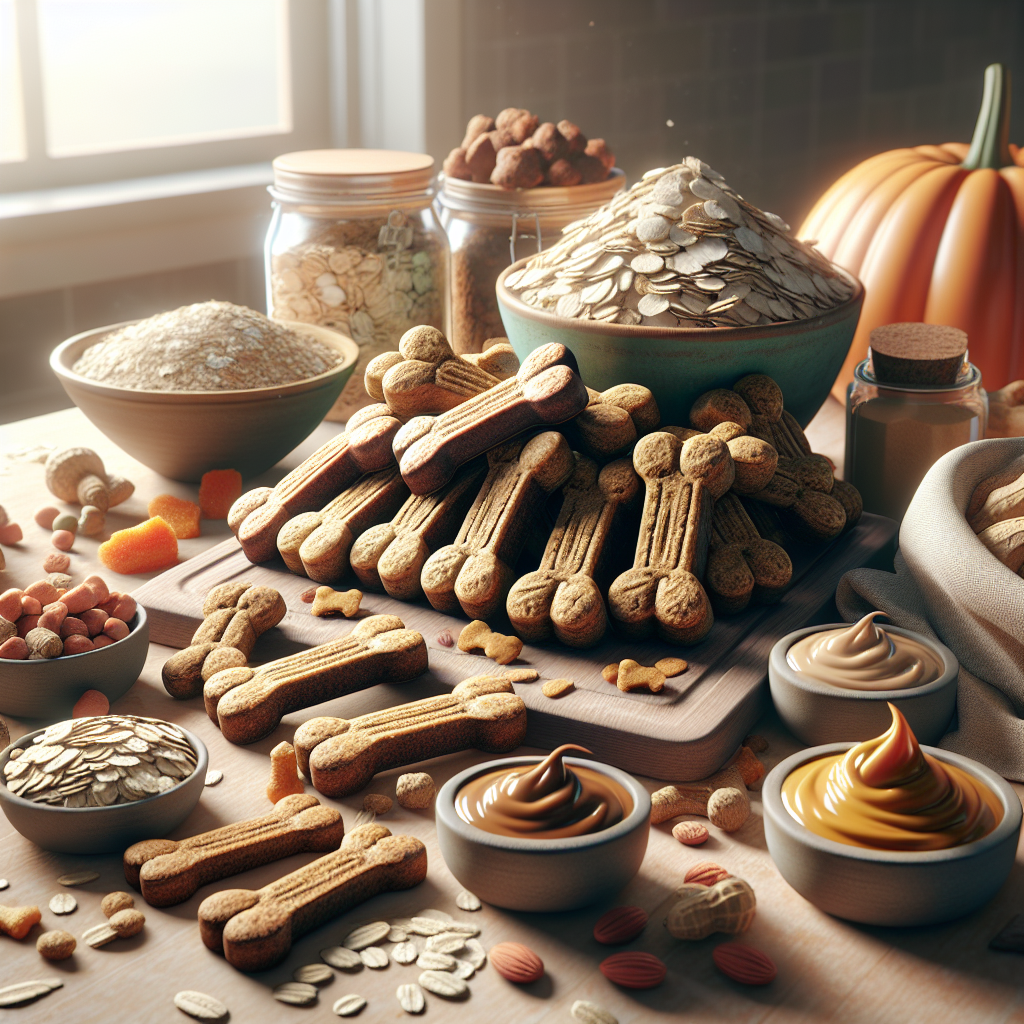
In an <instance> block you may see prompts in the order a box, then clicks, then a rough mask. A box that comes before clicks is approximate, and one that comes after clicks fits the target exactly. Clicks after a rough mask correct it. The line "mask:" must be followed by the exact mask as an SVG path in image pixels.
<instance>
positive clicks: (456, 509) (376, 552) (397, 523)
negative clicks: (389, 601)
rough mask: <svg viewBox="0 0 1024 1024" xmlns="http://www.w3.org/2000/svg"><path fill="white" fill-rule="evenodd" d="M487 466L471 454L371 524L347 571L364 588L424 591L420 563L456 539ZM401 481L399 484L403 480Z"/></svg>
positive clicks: (404, 593)
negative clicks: (430, 488) (442, 479)
mask: <svg viewBox="0 0 1024 1024" xmlns="http://www.w3.org/2000/svg"><path fill="white" fill-rule="evenodd" d="M486 472H487V461H486V460H485V459H483V458H480V459H474V460H473V461H472V462H470V463H469V464H467V465H465V466H463V467H462V468H461V469H460V470H459V471H458V472H457V473H456V474H455V476H454V477H453V478H452V480H451V482H450V483H447V484H445V486H444V487H442V488H440V489H439V490H437V491H434V492H433V494H413V495H412V496H410V497H409V498H408V499H407V500H406V502H405V504H404V505H403V506H402V507H401V508H400V509H399V510H398V512H397V514H396V515H395V517H394V518H393V519H392V520H391V522H390V523H382V524H381V525H379V526H373V527H371V528H370V529H369V530H367V531H366V532H365V533H363V534H362V535H361V536H360V537H359V539H358V540H356V542H355V543H354V544H353V545H352V551H351V553H350V556H349V560H350V562H351V565H352V571H353V572H354V573H355V574H356V576H357V577H358V578H359V581H360V582H361V583H362V584H363V586H364V587H366V588H367V589H368V590H386V591H387V592H388V593H389V594H390V595H391V596H392V597H395V598H398V599H399V600H402V601H414V600H415V599H416V598H418V597H420V596H421V595H422V593H423V591H422V588H421V587H420V573H421V572H422V570H423V563H424V562H425V561H426V560H427V558H428V557H429V556H430V553H431V552H432V551H435V550H436V549H437V548H438V547H439V546H440V545H442V544H448V543H450V542H451V541H452V540H454V539H455V536H456V535H457V534H458V532H459V528H460V527H461V526H462V523H463V522H464V521H465V518H466V512H468V511H469V507H470V505H471V504H472V503H473V499H474V497H475V496H476V493H477V490H478V489H479V487H480V482H481V480H483V477H484V474H485V473H486ZM403 486H404V485H403Z"/></svg>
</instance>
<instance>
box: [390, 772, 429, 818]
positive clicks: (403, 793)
mask: <svg viewBox="0 0 1024 1024" xmlns="http://www.w3.org/2000/svg"><path fill="white" fill-rule="evenodd" d="M436 792H437V790H436V788H435V786H434V780H433V779H432V778H431V777H430V776H429V775H428V774H427V773H426V772H409V773H408V774H406V775H399V776H398V784H397V785H396V787H395V796H396V797H397V798H398V802H399V804H401V805H402V807H406V808H408V809H409V810H414V811H422V810H423V809H424V808H425V807H429V806H430V805H431V804H432V803H433V802H434V795H435V793H436Z"/></svg>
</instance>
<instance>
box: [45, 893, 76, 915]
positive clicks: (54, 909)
mask: <svg viewBox="0 0 1024 1024" xmlns="http://www.w3.org/2000/svg"><path fill="white" fill-rule="evenodd" d="M77 909H78V900H76V899H75V897H74V896H72V895H71V893H69V892H59V893H57V895H56V896H54V897H53V898H52V899H51V900H50V911H51V913H54V914H73V913H74V912H75V911H76V910H77Z"/></svg>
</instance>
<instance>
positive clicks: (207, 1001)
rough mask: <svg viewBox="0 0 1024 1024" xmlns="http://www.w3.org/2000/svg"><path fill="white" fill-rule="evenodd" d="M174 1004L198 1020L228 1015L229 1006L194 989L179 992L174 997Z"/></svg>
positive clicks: (216, 1018) (220, 1018)
mask: <svg viewBox="0 0 1024 1024" xmlns="http://www.w3.org/2000/svg"><path fill="white" fill-rule="evenodd" d="M174 1005H175V1006H176V1007H177V1008H178V1009H179V1010H181V1012H182V1013H187V1014H188V1015H189V1016H190V1017H195V1019H196V1020H223V1019H224V1018H225V1017H226V1016H227V1015H228V1008H227V1007H226V1006H225V1005H224V1004H223V1003H222V1002H221V1001H220V1000H219V999H214V997H213V996H208V995H207V994H206V993H205V992H195V991H193V990H192V989H185V990H184V991H182V992H179V993H178V994H177V995H176V996H175V997H174Z"/></svg>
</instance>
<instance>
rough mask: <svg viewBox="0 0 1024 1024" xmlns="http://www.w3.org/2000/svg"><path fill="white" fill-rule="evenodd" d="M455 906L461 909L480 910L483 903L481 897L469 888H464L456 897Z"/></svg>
mask: <svg viewBox="0 0 1024 1024" xmlns="http://www.w3.org/2000/svg"><path fill="white" fill-rule="evenodd" d="M455 906H457V907H458V908H459V910H479V909H480V908H481V907H482V906H483V904H482V903H481V902H480V897H479V896H476V895H474V894H473V893H471V892H470V891H469V890H468V889H463V890H462V892H460V893H459V895H458V896H456V897H455Z"/></svg>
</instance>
